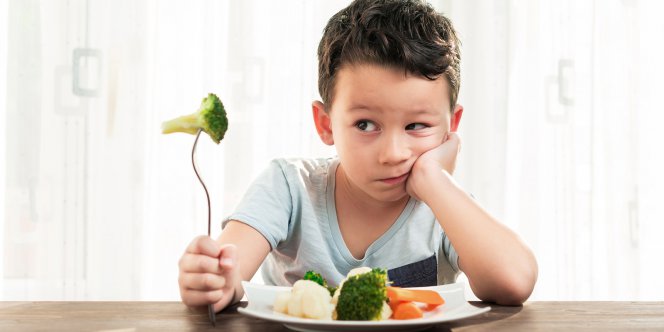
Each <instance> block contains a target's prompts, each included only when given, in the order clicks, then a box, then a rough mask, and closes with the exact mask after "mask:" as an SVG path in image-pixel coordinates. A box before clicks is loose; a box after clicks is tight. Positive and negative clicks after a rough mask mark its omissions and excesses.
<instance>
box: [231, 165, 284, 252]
mask: <svg viewBox="0 0 664 332" xmlns="http://www.w3.org/2000/svg"><path fill="white" fill-rule="evenodd" d="M292 209H293V204H292V200H291V194H290V189H289V185H288V181H287V180H286V175H285V173H284V170H283V168H282V166H281V164H280V163H279V161H278V160H273V161H272V162H271V163H270V165H269V166H268V167H267V169H265V170H264V171H263V172H262V173H261V174H260V175H259V176H258V177H257V178H256V179H255V180H254V182H253V183H252V184H251V185H250V186H249V189H248V190H247V192H246V193H245V195H244V197H243V198H242V200H241V201H240V203H239V204H238V206H237V208H236V209H235V212H233V213H232V214H231V215H230V216H228V217H227V218H226V219H224V220H223V221H222V223H221V227H222V229H223V228H224V227H226V225H227V224H228V222H229V221H231V220H237V221H240V222H242V223H244V224H247V225H249V226H251V227H252V228H254V229H256V230H257V231H258V232H259V233H261V234H262V235H263V236H264V237H265V239H266V240H267V241H268V242H269V243H270V247H271V248H272V249H274V248H276V247H277V245H278V244H279V243H280V242H281V241H284V240H285V239H286V238H287V237H288V226H289V222H290V216H291V211H292Z"/></svg>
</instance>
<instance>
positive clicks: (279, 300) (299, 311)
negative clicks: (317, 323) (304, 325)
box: [274, 280, 333, 320]
mask: <svg viewBox="0 0 664 332" xmlns="http://www.w3.org/2000/svg"><path fill="white" fill-rule="evenodd" d="M331 300H332V296H330V292H329V291H328V290H327V288H325V287H323V286H321V285H319V284H317V283H316V282H314V281H311V280H298V281H296V282H295V284H293V288H292V289H291V291H290V292H283V293H279V294H278V295H277V297H276V299H275V301H274V311H276V312H281V313H284V314H287V315H290V316H295V317H302V318H313V319H328V320H329V319H332V309H333V306H332V304H331Z"/></svg>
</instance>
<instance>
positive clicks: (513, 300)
mask: <svg viewBox="0 0 664 332" xmlns="http://www.w3.org/2000/svg"><path fill="white" fill-rule="evenodd" d="M492 279H493V282H491V285H490V286H489V285H487V286H488V287H483V289H482V290H479V289H478V291H479V292H477V293H476V294H477V296H478V297H479V298H480V299H481V300H483V301H488V302H494V303H496V304H499V305H506V306H519V305H522V304H523V303H524V302H526V301H527V300H528V298H529V297H530V295H531V294H532V292H533V289H534V288H535V283H536V282H537V263H534V264H532V265H530V266H528V268H524V269H518V270H512V271H509V272H505V273H501V274H500V275H494V276H493V278H492ZM472 286H473V285H472V283H471V287H472Z"/></svg>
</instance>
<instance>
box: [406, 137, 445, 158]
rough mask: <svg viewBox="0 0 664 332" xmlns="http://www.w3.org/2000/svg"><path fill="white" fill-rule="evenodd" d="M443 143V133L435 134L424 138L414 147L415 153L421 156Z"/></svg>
mask: <svg viewBox="0 0 664 332" xmlns="http://www.w3.org/2000/svg"><path fill="white" fill-rule="evenodd" d="M441 144H443V135H435V136H431V137H427V138H426V139H424V140H422V141H420V142H419V144H417V146H416V147H415V148H414V149H413V150H414V152H415V154H417V156H418V157H419V156H420V155H421V154H423V153H425V152H427V151H429V150H432V149H435V148H436V147H438V146H440V145H441Z"/></svg>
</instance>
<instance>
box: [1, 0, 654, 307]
mask: <svg viewBox="0 0 664 332" xmlns="http://www.w3.org/2000/svg"><path fill="white" fill-rule="evenodd" d="M347 4H348V1H337V0H335V1H330V0H326V1H306V0H282V1H258V0H251V1H248V0H243V1H240V0H230V1H219V0H208V1H203V0H196V1H184V0H182V1H158V0H117V1H102V0H48V1H47V0H0V250H1V251H0V300H179V293H178V289H177V261H178V259H179V257H180V255H181V253H182V252H183V251H184V249H185V247H186V245H187V244H188V243H189V242H190V241H191V239H192V238H193V237H194V236H196V235H199V234H204V233H205V232H206V231H207V224H206V221H207V220H206V219H207V207H206V200H205V195H204V192H203V190H202V188H201V187H200V184H199V183H198V182H197V179H196V177H195V175H194V172H193V170H192V167H191V160H190V153H191V147H192V144H193V141H194V137H193V136H189V135H184V134H176V135H169V136H163V135H161V134H160V125H161V122H162V121H163V120H167V119H170V118H172V117H175V116H179V115H183V114H187V113H191V112H193V111H195V110H196V109H197V108H198V106H199V103H200V100H201V99H202V98H203V97H204V96H205V95H206V94H207V93H208V92H214V93H216V94H218V95H219V96H220V98H221V99H222V100H223V101H224V104H225V105H226V109H227V110H228V113H229V115H228V116H229V121H230V126H229V131H228V133H227V136H226V138H225V139H224V141H223V142H222V143H221V144H220V145H215V144H214V143H212V142H211V141H210V140H209V139H207V138H204V139H202V140H201V141H200V142H199V146H198V150H197V163H198V166H199V169H200V172H201V173H202V176H203V178H204V179H205V181H206V183H207V185H208V188H209V190H210V195H211V198H212V218H213V223H214V225H213V228H212V229H213V236H215V237H216V236H217V235H219V233H220V232H221V229H220V221H221V220H222V218H223V217H224V216H225V215H227V214H229V213H230V212H231V211H232V210H233V208H234V206H235V205H236V204H237V203H238V201H239V199H240V198H241V197H242V195H243V193H244V191H245V189H246V188H247V187H248V185H249V184H250V182H251V181H252V180H253V178H254V177H255V176H256V175H257V174H258V172H260V171H261V170H263V169H264V168H265V167H266V166H267V163H268V161H269V160H270V159H272V158H275V157H296V156H301V157H322V156H333V155H334V154H335V152H334V149H333V148H330V147H327V146H325V145H324V144H323V143H321V142H320V140H319V138H318V137H317V135H316V132H315V130H314V126H313V122H312V117H311V111H310V109H311V101H312V100H314V99H317V98H319V97H318V92H317V88H316V86H317V85H316V82H317V71H316V66H317V60H316V48H317V45H318V41H319V39H320V36H321V33H322V29H323V27H324V25H325V23H326V22H327V19H328V18H329V17H330V16H331V15H332V14H333V13H335V12H337V11H338V10H340V9H341V8H343V7H345V6H346V5H347ZM431 4H432V5H434V7H435V8H436V9H438V10H439V11H442V12H443V13H445V14H446V15H447V16H448V17H450V18H451V19H452V21H453V23H454V24H455V27H456V29H457V31H458V33H459V35H460V38H461V40H462V43H463V45H462V83H461V93H460V98H459V102H460V103H461V104H463V105H464V106H465V112H464V117H463V121H462V122H461V127H460V135H461V137H462V141H463V149H462V152H461V156H460V162H459V165H458V169H457V172H456V173H455V176H456V177H457V179H458V181H459V182H460V183H461V184H462V185H463V186H464V187H465V188H466V189H467V190H468V191H469V192H471V193H473V194H474V196H475V197H476V199H477V200H478V201H479V202H480V203H481V204H482V205H483V206H484V207H485V208H486V209H487V210H489V211H490V212H491V213H492V214H493V215H495V216H496V217H498V218H499V219H500V220H501V221H502V222H504V223H505V224H507V225H508V226H510V227H511V228H512V229H514V230H515V231H516V232H517V233H519V234H520V235H521V236H522V237H523V239H524V240H525V241H526V242H527V243H528V244H529V245H530V246H531V247H532V249H533V250H534V252H535V254H536V256H537V258H538V261H539V267H540V275H539V281H538V283H537V286H536V288H535V291H534V293H533V295H532V297H531V300H663V299H664V283H662V282H661V280H662V278H663V277H664V267H663V266H662V264H661V263H656V262H657V261H659V259H661V258H659V259H658V258H657V257H660V256H661V255H662V253H664V241H662V236H663V235H664V209H663V208H662V206H663V205H662V204H661V200H662V197H664V177H663V176H662V171H661V170H662V169H664V157H663V156H662V152H661V150H660V152H657V150H658V149H661V147H659V148H658V146H661V145H662V143H664V131H662V130H660V128H661V126H662V124H663V123H664V107H663V106H664V102H663V100H662V91H663V90H662V83H661V78H662V77H664V63H663V62H662V60H661V59H664V43H663V42H662V35H664V21H663V20H662V19H661V13H662V12H664V2H661V1H655V0H652V1H646V0H608V1H600V0H594V1H593V0H580V1H576V0H561V1H544V0H541V1H516V0H515V1H508V0H496V1H479V0H476V1H469V0H451V1H431ZM1 22H4V23H1ZM258 281H260V280H258Z"/></svg>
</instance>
